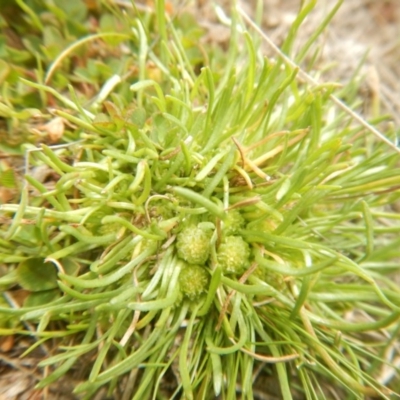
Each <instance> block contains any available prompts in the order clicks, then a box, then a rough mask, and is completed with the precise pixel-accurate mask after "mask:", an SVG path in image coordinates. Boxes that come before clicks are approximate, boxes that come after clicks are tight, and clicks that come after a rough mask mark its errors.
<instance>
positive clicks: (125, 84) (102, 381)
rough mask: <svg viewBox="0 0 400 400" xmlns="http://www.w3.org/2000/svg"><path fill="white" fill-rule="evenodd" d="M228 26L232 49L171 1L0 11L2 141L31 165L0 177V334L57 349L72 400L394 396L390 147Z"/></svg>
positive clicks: (399, 300) (398, 299) (396, 172)
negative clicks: (272, 391) (1, 193)
mask: <svg viewBox="0 0 400 400" xmlns="http://www.w3.org/2000/svg"><path fill="white" fill-rule="evenodd" d="M305 3H306V4H305V6H304V7H303V9H302V11H301V12H300V14H299V16H298V18H297V19H296V21H295V22H294V24H293V28H292V29H291V31H290V33H289V37H288V39H287V40H286V42H285V44H284V48H285V49H286V50H287V51H288V52H290V51H292V48H293V42H294V40H295V36H296V32H297V30H298V29H301V28H300V25H301V22H302V21H303V20H304V18H305V17H306V15H307V13H308V12H309V11H310V10H311V9H312V8H313V6H314V5H315V1H312V2H305ZM118 4H119V3H118ZM121 7H124V8H123V9H122V8H121ZM138 8H139V7H138ZM13 14H15V19H14V21H15V25H14V26H13V27H12V26H11V22H10V21H11V19H10V18H11V17H10V16H11V15H13ZM331 16H332V15H330V16H329V17H328V18H327V19H326V20H324V21H323V23H322V24H321V29H319V30H318V33H319V32H321V31H322V29H323V28H324V27H325V26H326V24H327V23H328V20H329V18H331ZM231 18H232V20H231V42H230V45H229V47H228V49H227V51H226V52H223V51H222V50H221V49H215V48H208V47H207V46H205V45H203V44H202V43H201V37H202V30H201V29H200V28H199V27H198V26H195V24H194V21H193V17H190V18H189V17H188V16H186V15H184V14H183V15H181V16H179V15H178V16H177V17H176V18H174V19H173V20H171V19H170V18H169V17H168V15H166V14H165V10H164V2H163V1H161V0H160V1H158V2H156V5H155V9H154V10H147V9H144V10H142V9H141V8H140V9H137V8H135V7H134V6H133V7H131V6H128V4H126V5H122V3H121V5H117V4H114V3H110V2H105V1H104V2H75V1H71V2H68V4H67V3H66V4H64V5H58V4H57V5H56V3H54V2H42V1H33V0H32V1H27V2H22V1H17V2H16V3H15V4H14V3H13V4H12V5H10V6H9V7H8V8H6V9H4V11H3V18H2V20H1V21H0V22H1V24H2V25H3V26H5V27H7V28H9V29H13V30H15V32H14V33H17V34H18V35H19V36H20V37H21V38H23V40H22V39H21V40H22V42H20V41H16V42H12V41H11V42H10V39H11V36H12V37H14V35H11V34H10V33H9V32H10V31H9V30H7V29H6V30H3V33H2V34H1V35H0V54H2V55H3V57H2V61H1V63H0V65H1V67H2V72H1V73H0V83H1V98H0V115H1V117H2V122H1V131H0V135H1V139H2V140H1V144H0V150H1V151H2V152H4V153H5V154H7V156H10V157H11V156H12V157H18V158H17V159H18V161H19V162H20V163H21V165H22V164H23V163H24V164H25V165H24V167H25V171H24V176H22V173H18V172H15V173H14V172H13V173H11V172H8V171H12V170H13V165H12V164H11V162H10V161H7V163H8V164H4V165H3V164H2V165H1V169H0V180H1V182H3V184H4V186H6V187H7V188H8V189H10V190H14V191H15V193H14V194H12V196H13V197H11V198H10V199H9V200H7V201H4V202H3V203H5V204H1V205H0V212H1V221H2V224H1V226H0V263H1V267H2V269H1V273H2V274H3V276H2V277H0V285H1V287H2V289H3V291H4V301H3V300H2V301H1V302H0V327H2V328H1V329H0V334H2V335H10V334H14V333H16V332H18V333H22V334H26V333H27V332H26V331H24V329H25V328H24V322H25V321H26V322H29V324H30V326H32V327H33V329H34V331H32V332H29V335H30V336H32V337H34V338H35V341H36V342H35V343H34V344H33V345H32V347H31V349H30V350H29V351H28V352H27V353H29V352H30V351H32V350H33V349H34V348H35V347H36V346H38V345H39V344H41V343H43V342H45V341H49V342H48V345H52V344H53V343H55V347H54V348H53V349H52V353H51V354H52V355H51V356H49V357H46V358H45V359H43V360H42V361H41V362H40V364H39V367H41V368H43V371H45V375H44V378H43V380H42V381H41V382H40V383H38V387H40V388H42V387H45V386H47V385H49V384H51V383H53V382H55V381H58V380H59V379H61V378H62V377H63V376H64V375H66V374H69V373H72V371H73V369H74V368H75V369H76V368H82V371H81V373H80V376H81V377H82V381H81V383H80V384H79V385H77V386H76V388H75V393H77V395H79V396H80V397H81V398H83V399H91V398H93V397H94V396H95V394H96V393H97V392H98V391H99V390H100V389H101V388H104V387H106V388H107V390H108V392H109V395H110V396H113V395H114V396H117V394H116V393H118V391H119V390H121V391H122V392H124V393H125V394H126V396H128V397H130V398H132V399H145V398H146V399H147V398H152V399H156V398H186V399H191V398H196V399H197V398H199V399H208V398H211V397H213V396H220V398H222V399H232V398H237V397H238V396H241V397H242V398H243V399H253V398H254V387H255V381H257V376H258V373H260V377H261V378H262V379H264V378H269V377H270V378H271V379H274V380H276V381H277V382H278V383H279V397H280V398H283V399H285V400H286V399H292V398H307V399H323V398H330V397H331V393H332V391H334V392H335V395H336V397H338V398H349V399H361V398H366V397H367V396H380V397H382V398H386V399H389V398H390V395H391V394H392V391H395V390H398V388H396V387H395V385H396V383H395V381H396V379H395V378H393V379H388V380H385V379H383V378H382V376H383V373H382V371H383V369H384V368H390V371H391V372H393V374H392V375H393V376H396V377H397V378H398V370H396V368H395V366H394V361H393V360H394V358H395V356H394V354H395V353H396V352H397V353H398V346H399V341H398V331H399V327H400V290H399V287H398V284H396V283H395V281H394V279H393V276H394V272H395V271H396V270H398V257H399V250H398V249H399V231H400V223H399V219H400V217H399V215H398V213H396V212H395V211H394V209H395V207H398V201H399V197H400V193H399V191H398V187H399V185H400V168H399V154H398V153H397V152H393V150H392V149H391V148H389V147H388V146H387V144H386V143H384V142H382V141H380V140H378V139H376V138H375V137H372V138H371V137H370V135H369V133H368V132H367V131H366V129H365V124H363V125H360V124H359V123H358V122H357V120H356V121H354V120H353V119H352V116H351V115H348V114H347V113H346V112H344V111H343V108H339V107H337V104H336V103H335V102H334V101H332V96H331V94H332V93H334V92H335V87H336V86H335V85H334V84H325V85H314V84H312V83H309V82H307V80H304V79H298V75H299V71H300V70H299V67H294V66H293V65H292V64H291V63H289V62H287V60H285V59H283V58H281V57H278V58H277V59H276V60H270V59H267V58H265V57H264V56H263V54H262V51H261V48H260V46H257V45H256V44H257V43H258V42H259V38H258V37H256V36H254V37H253V34H252V33H251V32H250V31H246V25H245V23H244V21H243V20H242V18H241V16H240V14H239V13H238V12H237V10H235V9H233V10H232V15H231ZM10 35H11V36H10ZM315 36H316V35H315ZM311 47H312V43H311V42H308V43H306V45H305V47H303V49H301V50H300V52H299V54H298V56H297V59H298V60H303V59H306V55H307V51H308V49H309V48H311ZM293 57H294V58H295V59H296V56H293ZM354 85H355V83H354V82H352V85H351V86H350V87H349V88H344V89H342V90H341V92H340V93H341V96H342V97H343V98H346V94H351V95H352V96H353V94H354V93H356V92H357V91H356V89H357V88H355V87H354ZM353 97H354V96H353ZM355 100H357V101H358V99H355ZM382 120H385V118H382V119H381V120H380V121H382ZM380 121H377V123H378V122H380ZM388 134H390V132H388ZM22 155H23V157H22ZM7 160H8V158H7ZM188 264H189V265H188ZM198 264H201V265H198ZM21 287H22V288H25V289H27V290H28V291H30V294H29V297H28V298H27V300H26V301H25V303H24V304H17V303H16V302H14V301H11V300H12V296H13V293H14V292H15V290H16V289H18V288H21ZM10 299H11V300H10ZM16 326H17V327H18V328H15V327H16ZM3 327H4V328H3ZM16 329H17V330H16ZM51 339H53V340H52V341H50V340H51ZM59 349H61V350H59ZM391 355H392V356H391ZM391 357H392V358H391ZM396 374H397V375H396ZM171 376H172V377H173V378H171V379H172V380H174V384H173V385H172V386H173V387H172V389H168V388H166V387H165V382H166V381H168V380H169V379H170V377H171ZM265 390H266V391H268V389H265ZM239 393H240V394H239Z"/></svg>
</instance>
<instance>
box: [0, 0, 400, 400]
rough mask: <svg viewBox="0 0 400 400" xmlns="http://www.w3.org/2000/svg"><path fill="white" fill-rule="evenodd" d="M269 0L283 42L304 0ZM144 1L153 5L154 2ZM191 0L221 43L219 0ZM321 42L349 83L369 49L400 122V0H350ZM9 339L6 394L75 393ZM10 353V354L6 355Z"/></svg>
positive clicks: (369, 95) (22, 397)
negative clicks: (44, 378) (45, 380)
mask: <svg viewBox="0 0 400 400" xmlns="http://www.w3.org/2000/svg"><path fill="white" fill-rule="evenodd" d="M264 1H265V5H264V14H263V22H262V23H263V26H262V27H263V30H264V31H265V32H266V33H267V35H268V36H269V37H270V38H271V39H272V40H273V41H274V43H276V44H277V45H280V44H281V43H282V40H283V39H284V38H285V36H286V33H287V31H288V29H289V27H290V25H291V23H292V22H293V20H294V18H295V16H296V14H297V11H298V9H299V7H300V5H301V0H264ZM116 2H117V1H116ZM143 3H146V4H145V6H146V7H151V2H149V1H147V2H146V1H145V2H143ZM177 3H178V4H179V2H177ZM216 3H218V4H219V5H221V6H222V7H223V8H224V9H225V10H226V11H227V12H228V11H229V7H230V5H231V4H232V1H230V0H220V1H217V2H216ZM317 3H318V4H317V6H316V8H315V9H314V10H313V12H312V13H311V14H310V15H309V16H308V17H307V19H306V20H305V22H304V24H303V26H302V28H301V29H300V32H299V36H298V40H297V44H298V45H301V43H304V42H305V41H306V40H307V38H308V37H309V36H310V34H312V32H313V31H314V30H315V29H316V27H317V26H318V25H319V24H320V22H321V20H322V18H323V16H324V15H326V14H327V12H328V11H329V10H330V9H331V7H332V6H333V4H334V2H333V1H332V0H318V2H317ZM181 4H182V3H181ZM181 4H179V5H177V6H176V7H175V8H173V12H174V11H177V12H181V11H182V5H181ZM185 4H186V6H185V9H186V10H187V9H188V8H189V10H190V11H192V12H195V14H196V16H197V17H198V19H199V22H200V23H201V25H203V26H204V27H206V28H207V35H206V36H205V37H204V40H206V41H211V42H215V43H217V44H220V45H224V44H226V43H227V41H228V39H229V29H228V28H227V27H225V26H223V25H222V24H221V23H220V22H219V21H218V19H217V18H216V15H215V11H214V8H213V5H212V4H213V2H211V1H209V0H197V1H189V2H186V3H185ZM240 4H241V6H242V8H243V9H244V10H245V12H246V13H248V14H249V15H250V16H252V15H253V13H254V9H255V1H244V0H242V1H241V2H240ZM318 45H319V46H321V54H320V58H319V60H318V63H317V64H316V67H317V70H318V69H319V70H320V72H321V77H320V79H321V80H322V81H324V80H329V81H338V82H342V83H346V81H348V80H349V79H350V77H351V76H352V74H353V73H354V71H355V70H356V68H357V67H358V66H359V64H360V60H361V59H362V58H363V57H364V56H365V55H367V56H366V62H365V64H364V65H363V67H362V68H361V76H362V77H363V78H364V82H365V83H364V89H363V97H364V99H365V111H366V112H367V113H368V112H369V110H368V108H369V107H370V104H371V102H372V100H373V99H375V100H377V101H378V102H379V104H380V106H381V111H383V112H388V113H390V114H391V115H392V117H393V121H394V123H395V124H396V126H397V127H400V1H399V0H344V2H343V5H342V7H341V9H340V10H339V12H338V13H337V14H336V16H335V17H334V19H333V21H332V23H331V24H330V25H329V27H328V29H327V30H326V31H325V33H324V34H323V35H322V36H321V37H320V38H319V40H318ZM265 53H266V54H267V55H271V56H274V55H275V54H274V53H273V52H272V51H271V49H270V48H268V46H266V47H265ZM327 66H329V69H328V70H326V67H327ZM9 340H12V343H11V347H14V349H15V350H11V349H8V350H7V346H10V342H9V341H8V342H6V341H2V342H1V343H0V350H1V353H2V358H3V360H2V361H3V363H1V364H2V365H3V366H2V367H1V366H0V400H35V399H37V400H39V399H48V400H53V399H58V400H67V399H75V397H74V396H73V395H72V394H71V391H72V390H73V387H74V381H73V378H72V377H67V378H66V379H63V380H62V382H59V383H58V385H56V386H54V387H52V388H50V389H47V390H44V391H40V392H39V391H34V390H33V387H34V385H35V384H36V383H37V381H38V379H39V372H38V371H35V368H36V363H37V360H35V357H34V355H31V357H29V358H26V359H19V357H18V356H19V354H21V352H22V351H23V350H25V349H26V347H27V346H28V345H29V343H28V340H27V339H25V338H19V339H15V338H12V339H9ZM14 340H15V342H14ZM21 349H22V351H21ZM10 350H11V351H10ZM17 350H18V351H17ZM4 351H5V352H4ZM5 353H7V357H6V358H7V359H4V356H3V355H4V354H5ZM74 378H76V379H78V378H79V377H74ZM105 399H106V397H105V393H104V392H100V393H99V394H98V395H97V396H96V399H94V400H105Z"/></svg>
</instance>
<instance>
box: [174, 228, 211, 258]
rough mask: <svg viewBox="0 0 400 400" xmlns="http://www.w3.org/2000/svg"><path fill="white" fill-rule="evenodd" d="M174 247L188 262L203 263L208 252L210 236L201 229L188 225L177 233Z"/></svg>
mask: <svg viewBox="0 0 400 400" xmlns="http://www.w3.org/2000/svg"><path fill="white" fill-rule="evenodd" d="M176 248H177V250H178V256H179V257H180V258H182V259H183V260H185V261H186V262H188V263H189V264H204V263H205V262H206V261H207V259H208V256H209V254H210V236H209V235H208V234H207V233H206V232H205V231H204V230H203V229H200V228H197V227H194V226H192V227H188V228H186V229H184V230H183V231H182V232H181V233H179V235H178V238H177V241H176Z"/></svg>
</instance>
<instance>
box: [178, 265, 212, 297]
mask: <svg viewBox="0 0 400 400" xmlns="http://www.w3.org/2000/svg"><path fill="white" fill-rule="evenodd" d="M208 283H209V275H208V272H207V271H206V270H205V269H204V267H202V266H200V265H187V266H186V267H185V268H183V269H182V271H181V273H180V275H179V284H180V287H181V291H182V293H183V294H184V295H185V296H187V297H188V298H189V299H190V300H195V299H196V298H197V297H199V296H200V295H201V294H202V293H204V292H206V291H207V288H208Z"/></svg>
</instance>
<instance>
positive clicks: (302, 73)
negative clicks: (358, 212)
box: [237, 6, 400, 153]
mask: <svg viewBox="0 0 400 400" xmlns="http://www.w3.org/2000/svg"><path fill="white" fill-rule="evenodd" d="M237 10H238V11H239V13H240V14H241V15H242V17H243V18H244V19H245V20H246V21H247V22H248V23H249V25H250V26H251V27H252V28H253V29H254V30H255V31H256V32H257V33H258V34H259V35H260V36H261V37H262V38H263V39H264V40H265V41H266V42H267V43H268V45H269V46H270V47H271V48H272V49H273V50H274V51H275V52H276V53H277V54H278V55H279V56H280V57H281V58H282V59H283V60H285V62H287V63H288V64H289V65H290V66H291V67H292V68H298V69H299V76H300V77H301V78H303V79H304V80H305V81H307V82H308V83H311V84H313V85H319V82H318V81H316V80H315V79H314V78H313V77H312V76H310V75H309V74H307V72H305V71H303V70H302V69H301V68H300V67H299V66H298V65H297V64H296V63H295V62H293V61H292V60H291V59H290V58H289V57H288V56H287V55H286V54H284V53H283V52H282V51H281V50H280V48H279V47H278V46H277V45H276V44H275V43H274V42H273V41H272V40H271V39H270V38H269V37H268V36H267V35H266V34H265V33H264V32H263V31H262V30H261V29H260V28H259V27H258V26H257V25H256V24H255V23H254V21H253V20H252V19H251V18H250V17H249V16H248V15H247V13H246V12H245V11H244V10H243V9H242V8H241V7H240V6H238V7H237ZM329 98H330V99H331V100H332V101H333V102H334V103H335V104H336V105H337V106H339V107H340V108H341V109H342V110H343V111H345V112H346V113H348V114H349V115H350V116H351V117H353V118H354V119H355V120H356V121H358V122H359V123H360V124H361V125H362V126H363V127H364V128H366V129H368V130H369V131H370V132H371V133H373V134H374V135H375V136H376V137H378V138H379V139H380V140H382V141H384V142H385V143H386V144H388V145H389V146H390V147H391V148H392V149H394V150H395V151H396V152H397V153H400V148H398V147H397V146H396V145H395V144H394V143H393V142H391V141H390V140H389V139H388V138H387V137H386V136H385V135H384V134H382V133H381V132H379V131H378V130H377V129H376V128H374V127H373V126H372V125H371V124H369V123H368V122H367V121H366V120H365V119H364V118H362V117H361V116H360V115H358V114H357V113H355V112H354V111H353V110H352V109H351V108H350V107H349V106H347V105H346V104H345V103H344V102H343V101H342V100H340V99H339V98H337V97H336V96H334V95H333V94H331V95H329Z"/></svg>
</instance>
